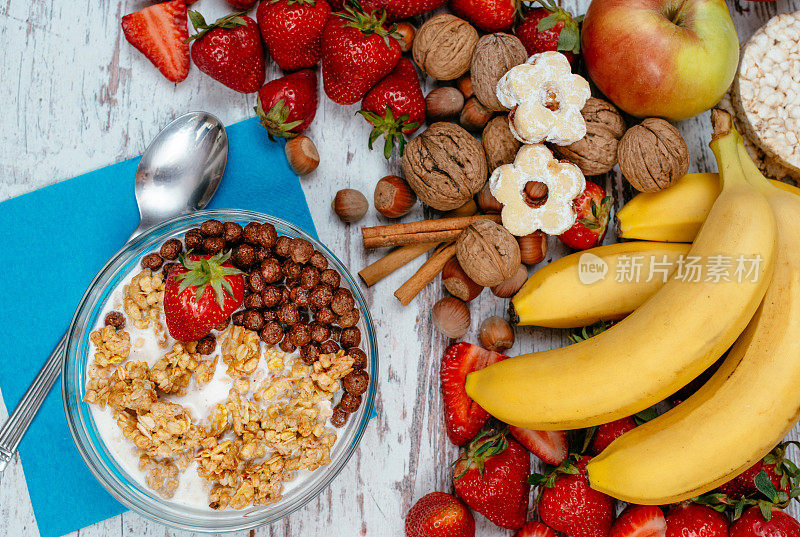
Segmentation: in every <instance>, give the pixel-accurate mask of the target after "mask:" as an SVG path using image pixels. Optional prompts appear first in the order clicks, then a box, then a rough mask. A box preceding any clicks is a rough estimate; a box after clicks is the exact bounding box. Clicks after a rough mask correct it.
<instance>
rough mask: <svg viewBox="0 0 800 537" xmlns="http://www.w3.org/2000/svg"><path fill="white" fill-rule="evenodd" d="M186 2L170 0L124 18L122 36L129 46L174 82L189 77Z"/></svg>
mask: <svg viewBox="0 0 800 537" xmlns="http://www.w3.org/2000/svg"><path fill="white" fill-rule="evenodd" d="M187 24H188V23H187V16H186V2H184V0H171V1H169V2H162V3H160V4H155V5H153V6H149V7H146V8H144V9H142V10H141V11H137V12H136V13H131V14H130V15H125V16H124V17H122V32H123V33H124V34H125V39H127V40H128V43H130V44H131V45H133V46H134V47H136V49H137V50H138V51H139V52H141V53H142V54H144V55H145V56H147V59H148V60H150V61H151V62H152V63H153V65H155V66H156V67H157V68H158V70H159V71H161V74H162V75H164V76H165V77H167V80H170V81H171V82H176V83H177V82H183V81H184V80H186V77H187V76H188V75H189V65H190V64H189V45H185V44H184V41H185V40H186V39H188V38H189V30H188V28H187V27H186V25H187Z"/></svg>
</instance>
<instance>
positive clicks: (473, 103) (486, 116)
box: [459, 97, 493, 131]
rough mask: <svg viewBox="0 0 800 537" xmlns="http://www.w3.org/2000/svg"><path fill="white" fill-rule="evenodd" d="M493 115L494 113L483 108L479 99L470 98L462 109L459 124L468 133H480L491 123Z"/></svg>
mask: <svg viewBox="0 0 800 537" xmlns="http://www.w3.org/2000/svg"><path fill="white" fill-rule="evenodd" d="M492 115H493V114H492V111H491V110H489V109H488V108H486V107H485V106H483V104H481V102H480V101H479V100H478V98H477V97H470V98H469V99H467V102H466V103H464V108H462V109H461V116H460V117H459V123H461V126H462V127H464V128H465V129H467V130H468V131H479V130H481V129H483V128H484V127H485V126H486V124H487V123H489V120H490V119H492Z"/></svg>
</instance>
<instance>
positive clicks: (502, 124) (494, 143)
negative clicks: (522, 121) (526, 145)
mask: <svg viewBox="0 0 800 537" xmlns="http://www.w3.org/2000/svg"><path fill="white" fill-rule="evenodd" d="M481 139H482V140H483V149H484V151H486V164H487V165H488V166H489V171H490V172H493V171H494V170H495V168H497V167H498V166H502V165H503V164H511V163H512V162H514V157H516V156H517V151H519V148H520V147H521V146H522V144H521V143H520V142H519V140H517V139H516V138H514V135H513V134H511V129H509V128H508V116H505V115H503V116H497V117H495V118H494V119H492V120H491V121H490V122H489V123H488V124H487V125H486V127H485V128H484V129H483V135H482V136H481Z"/></svg>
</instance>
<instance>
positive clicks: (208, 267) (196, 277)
mask: <svg viewBox="0 0 800 537" xmlns="http://www.w3.org/2000/svg"><path fill="white" fill-rule="evenodd" d="M230 257H231V253H230V252H227V253H219V254H217V255H215V256H213V257H210V258H208V259H205V258H200V259H190V258H188V257H185V256H183V255H181V256H180V258H179V261H180V263H181V265H183V267H184V268H186V270H187V272H182V273H180V274H175V275H174V276H173V277H174V278H175V279H176V280H177V281H179V282H180V287H179V288H178V292H179V293H182V292H184V291H185V290H186V289H188V288H190V287H194V288H196V291H195V299H196V300H197V301H199V300H200V298H201V297H202V296H203V293H204V292H205V290H206V287H208V286H209V285H210V286H211V289H212V290H213V291H214V296H215V299H216V301H217V304H219V306H220V307H222V306H223V303H224V300H225V297H224V295H223V292H224V293H227V294H228V296H230V297H233V288H232V287H231V284H230V282H229V281H228V280H227V279H226V278H225V277H226V276H233V275H236V274H244V273H243V272H242V271H241V270H239V269H237V268H234V267H226V266H223V263H225V262H226V261H228V259H230Z"/></svg>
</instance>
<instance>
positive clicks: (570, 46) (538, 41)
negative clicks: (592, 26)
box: [514, 0, 583, 65]
mask: <svg viewBox="0 0 800 537" xmlns="http://www.w3.org/2000/svg"><path fill="white" fill-rule="evenodd" d="M539 2H540V3H541V4H542V5H543V6H544V7H540V8H536V9H530V10H528V11H526V12H525V14H524V15H523V17H522V20H521V21H520V22H518V23H517V26H516V28H514V34H515V35H516V36H517V37H518V38H519V40H520V41H522V44H523V45H525V50H527V51H528V55H529V56H532V55H534V54H538V53H539V52H545V51H548V50H557V51H558V52H560V53H562V54H563V55H564V56H566V57H567V60H569V63H570V64H571V65H575V60H576V59H577V57H578V53H579V52H580V49H581V37H580V26H579V25H580V22H581V21H582V20H583V15H581V16H580V17H573V16H572V14H571V13H570V12H569V11H566V10H564V9H563V8H561V7H559V6H558V4H556V3H555V2H554V1H553V0H539Z"/></svg>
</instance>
